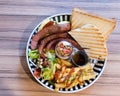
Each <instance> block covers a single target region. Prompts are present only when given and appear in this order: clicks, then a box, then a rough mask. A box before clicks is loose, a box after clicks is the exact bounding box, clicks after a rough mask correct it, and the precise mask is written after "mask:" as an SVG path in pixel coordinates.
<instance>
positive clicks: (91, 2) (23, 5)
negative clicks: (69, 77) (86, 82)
mask: <svg viewBox="0 0 120 96" xmlns="http://www.w3.org/2000/svg"><path fill="white" fill-rule="evenodd" d="M73 7H80V8H83V9H85V10H87V11H89V12H92V13H95V14H99V15H102V16H105V17H109V18H113V17H114V18H116V19H117V26H116V28H115V30H114V32H113V33H112V34H111V36H110V37H109V40H108V42H107V47H108V52H109V55H108V62H107V66H106V68H105V70H104V72H103V74H102V76H101V77H100V78H99V79H98V81H97V82H95V83H94V84H93V85H92V86H91V87H89V88H87V89H86V90H83V91H81V92H77V93H73V94H61V93H57V92H53V91H50V90H48V89H46V88H44V87H42V86H41V85H40V84H38V83H37V82H36V81H35V80H34V79H33V77H32V75H31V74H30V71H29V69H28V66H27V62H26V58H25V49H26V44H27V40H28V38H29V36H30V33H31V32H32V30H33V29H34V27H35V26H36V25H37V24H38V23H39V22H41V21H42V20H43V19H45V18H46V17H48V16H50V15H53V14H57V13H71V10H72V8H73ZM0 96H120V0H0Z"/></svg>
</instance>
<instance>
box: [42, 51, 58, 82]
mask: <svg viewBox="0 0 120 96" xmlns="http://www.w3.org/2000/svg"><path fill="white" fill-rule="evenodd" d="M45 55H46V57H47V59H48V62H49V63H50V66H49V67H46V68H42V76H43V77H44V79H45V80H51V79H53V77H54V74H55V71H56V66H55V64H56V62H57V60H56V58H55V52H54V50H50V51H48V52H47V53H46V54H45Z"/></svg>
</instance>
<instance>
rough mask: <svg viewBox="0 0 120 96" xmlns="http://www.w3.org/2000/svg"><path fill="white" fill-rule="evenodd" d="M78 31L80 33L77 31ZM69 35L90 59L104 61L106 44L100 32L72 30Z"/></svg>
mask: <svg viewBox="0 0 120 96" xmlns="http://www.w3.org/2000/svg"><path fill="white" fill-rule="evenodd" d="M79 30H80V31H79ZM69 34H70V35H71V36H72V37H73V38H74V39H75V40H76V41H77V42H78V43H79V44H80V45H81V46H82V47H84V48H88V49H85V51H86V52H87V54H88V56H89V57H90V58H91V59H101V60H105V59H106V56H107V55H108V53H107V48H106V42H105V40H104V37H103V36H102V33H101V32H100V31H97V30H96V31H93V30H89V31H88V30H83V29H82V30H81V29H80V28H78V29H75V30H72V31H70V32H69Z"/></svg>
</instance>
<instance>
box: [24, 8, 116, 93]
mask: <svg viewBox="0 0 120 96" xmlns="http://www.w3.org/2000/svg"><path fill="white" fill-rule="evenodd" d="M115 25H116V20H115V19H107V18H103V17H100V16H95V15H93V14H90V13H87V12H85V11H83V10H81V9H79V8H74V9H73V11H72V15H70V14H62V15H56V16H51V17H49V18H47V19H45V20H44V21H43V22H42V23H40V24H39V25H38V26H37V27H36V28H35V30H34V31H33V32H32V34H31V36H30V38H29V40H28V44H27V50H26V57H27V61H28V66H29V68H30V71H31V73H32V74H33V76H34V77H35V78H36V80H37V81H38V82H40V83H41V84H42V85H43V86H45V87H47V88H49V89H51V90H56V91H58V92H65V93H68V92H77V91H80V90H82V89H85V88H87V87H89V86H90V85H92V84H93V83H94V82H95V80H97V78H98V77H99V76H100V75H101V73H102V71H103V68H104V66H105V61H106V59H107V55H108V52H107V47H106V41H107V39H108V37H109V35H110V34H111V32H112V31H113V30H114V27H115Z"/></svg>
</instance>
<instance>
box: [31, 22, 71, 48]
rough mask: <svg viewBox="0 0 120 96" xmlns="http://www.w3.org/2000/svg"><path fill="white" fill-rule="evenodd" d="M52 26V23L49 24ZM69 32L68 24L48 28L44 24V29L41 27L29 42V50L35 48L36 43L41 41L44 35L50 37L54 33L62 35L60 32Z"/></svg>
mask: <svg viewBox="0 0 120 96" xmlns="http://www.w3.org/2000/svg"><path fill="white" fill-rule="evenodd" d="M50 24H52V23H50ZM69 30H70V23H65V24H55V25H51V26H48V25H47V24H46V27H43V29H42V30H40V31H39V32H38V33H36V34H35V35H34V36H33V38H32V41H31V49H32V50H34V49H36V48H37V45H38V41H39V40H41V39H43V38H44V37H45V36H46V35H51V34H54V33H62V32H68V31H69Z"/></svg>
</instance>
